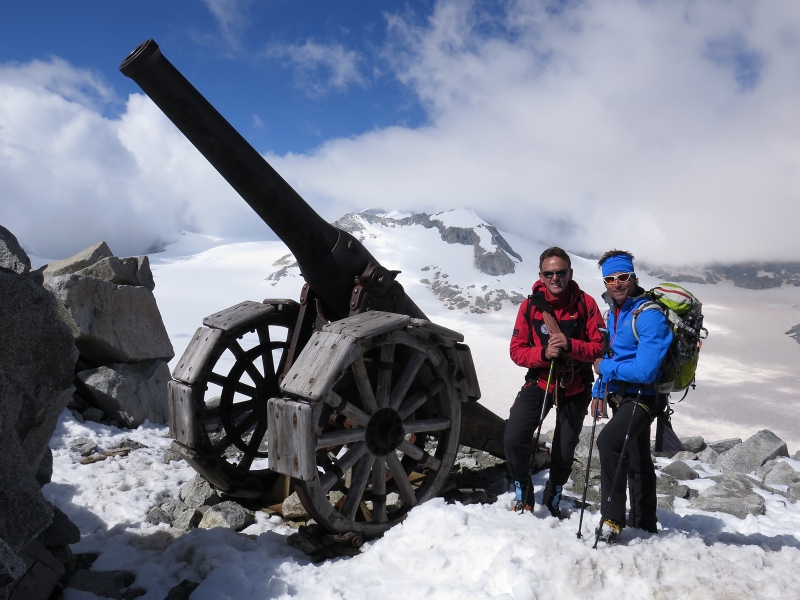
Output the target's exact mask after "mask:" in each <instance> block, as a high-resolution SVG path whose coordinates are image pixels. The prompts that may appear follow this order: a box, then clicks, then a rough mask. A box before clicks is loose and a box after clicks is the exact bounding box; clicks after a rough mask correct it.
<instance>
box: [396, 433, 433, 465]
mask: <svg viewBox="0 0 800 600" xmlns="http://www.w3.org/2000/svg"><path fill="white" fill-rule="evenodd" d="M397 449H398V450H400V452H402V453H403V454H405V455H407V456H410V457H411V458H413V459H414V460H415V461H417V462H418V463H419V464H420V465H422V466H423V467H428V468H429V469H432V470H434V471H438V470H439V468H440V467H441V466H442V461H440V460H439V459H438V458H436V457H435V456H431V455H430V454H428V453H427V452H425V451H424V450H423V449H422V448H419V447H417V446H415V445H414V444H412V443H411V442H409V441H408V440H403V442H402V443H401V444H400V445H399V446H398V447H397Z"/></svg>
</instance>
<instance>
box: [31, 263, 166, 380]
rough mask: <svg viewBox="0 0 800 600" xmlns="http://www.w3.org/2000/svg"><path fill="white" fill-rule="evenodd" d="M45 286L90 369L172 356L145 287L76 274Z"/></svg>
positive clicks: (152, 299)
mask: <svg viewBox="0 0 800 600" xmlns="http://www.w3.org/2000/svg"><path fill="white" fill-rule="evenodd" d="M45 287H46V288H47V289H48V290H50V291H51V292H52V293H53V295H54V296H55V297H56V299H57V301H58V304H59V312H60V315H61V318H62V319H63V321H64V322H65V323H66V324H67V325H68V326H69V328H70V330H71V331H72V335H73V337H74V338H75V345H76V346H77V347H78V350H80V353H81V356H82V357H83V358H85V359H86V360H87V361H89V362H90V363H92V364H93V365H97V366H100V365H108V364H111V363H134V362H141V361H146V360H155V359H164V360H169V359H171V358H172V357H173V356H174V354H175V352H174V350H173V349H172V344H171V343H170V341H169V336H168V335H167V330H166V329H165V328H164V323H163V321H162V320H161V313H159V311H158V306H157V305H156V299H155V296H153V292H151V291H150V290H149V289H147V288H145V287H141V286H130V285H117V284H114V283H109V282H107V281H102V280H100V279H95V278H94V277H84V276H81V275H61V276H59V277H53V278H52V279H50V280H48V281H47V282H45Z"/></svg>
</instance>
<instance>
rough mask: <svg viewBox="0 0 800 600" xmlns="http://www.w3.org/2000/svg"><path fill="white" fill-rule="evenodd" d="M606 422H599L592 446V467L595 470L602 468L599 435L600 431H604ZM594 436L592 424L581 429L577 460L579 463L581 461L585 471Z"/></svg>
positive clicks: (576, 448)
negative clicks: (598, 447) (598, 443)
mask: <svg viewBox="0 0 800 600" xmlns="http://www.w3.org/2000/svg"><path fill="white" fill-rule="evenodd" d="M604 425H605V424H604V423H598V424H597V428H596V430H595V434H594V442H593V446H592V464H591V465H590V466H591V469H592V471H594V470H595V469H598V470H599V469H600V452H599V450H598V449H597V436H598V435H600V432H601V431H603V426H604ZM591 437H592V428H591V426H588V425H587V426H586V427H583V428H582V429H581V434H580V437H579V438H578V445H577V446H575V460H576V462H577V463H580V464H581V465H582V466H583V469H584V472H585V470H586V469H585V465H586V461H587V458H588V456H589V443H590V442H591Z"/></svg>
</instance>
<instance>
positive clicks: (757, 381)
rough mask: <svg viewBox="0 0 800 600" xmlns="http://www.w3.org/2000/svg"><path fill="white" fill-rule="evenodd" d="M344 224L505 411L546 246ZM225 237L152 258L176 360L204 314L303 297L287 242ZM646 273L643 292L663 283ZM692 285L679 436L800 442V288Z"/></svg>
mask: <svg viewBox="0 0 800 600" xmlns="http://www.w3.org/2000/svg"><path fill="white" fill-rule="evenodd" d="M338 225H339V226H341V227H342V228H344V229H347V230H348V231H350V232H352V233H353V234H354V235H356V236H358V237H359V238H361V239H362V240H363V241H364V244H365V245H366V246H367V248H368V249H369V251H370V252H371V253H372V254H373V255H374V256H375V257H376V258H377V259H378V260H379V261H381V263H382V264H383V265H384V266H386V267H387V268H390V269H397V270H400V271H402V272H401V274H400V275H399V277H398V279H399V281H400V283H402V285H403V286H404V288H405V290H406V292H407V293H408V294H409V295H410V296H411V297H412V298H413V299H414V301H415V302H416V303H417V305H418V306H419V307H420V308H421V309H422V310H423V311H424V312H425V313H426V314H427V315H428V316H429V317H430V318H431V319H432V320H433V321H436V322H438V323H441V324H442V325H444V326H446V327H450V328H452V329H455V330H457V331H461V332H462V333H463V334H464V335H465V337H466V343H467V344H469V345H470V347H471V348H472V351H473V354H474V356H475V364H476V368H477V370H478V376H479V378H480V383H481V389H482V392H483V399H482V402H483V403H484V404H485V405H486V406H488V407H489V408H490V409H492V410H494V411H495V412H496V413H497V414H499V415H501V416H503V417H506V416H507V415H508V409H509V407H510V406H511V404H512V402H513V400H514V397H515V396H516V393H517V391H518V389H519V386H520V385H521V383H522V377H523V375H524V370H523V369H521V368H520V367H517V366H516V365H514V364H513V363H512V362H511V360H510V359H509V358H508V341H509V336H510V332H511V329H512V328H513V323H514V319H515V316H516V312H517V306H516V304H515V303H518V302H519V301H520V300H521V299H522V298H524V297H525V296H526V295H527V294H529V293H530V289H531V286H532V284H533V282H534V280H535V279H536V278H537V277H538V258H539V255H540V253H541V252H542V250H544V248H545V246H543V245H542V244H539V243H537V242H535V241H533V240H531V239H527V238H523V237H520V236H516V235H512V234H508V233H505V232H500V231H497V230H496V229H495V228H494V227H493V226H492V225H491V224H489V223H486V222H485V221H483V220H482V219H481V218H480V217H479V216H478V215H476V214H475V213H474V212H472V211H468V210H457V211H449V212H446V213H440V214H437V215H424V214H416V215H412V214H400V213H382V212H380V211H365V212H363V213H359V214H349V215H346V216H345V217H343V218H342V219H340V220H339V221H338ZM221 242H222V240H214V239H209V238H204V237H202V236H198V235H196V234H186V235H185V236H184V237H183V239H182V240H181V242H179V243H178V244H175V245H173V246H170V247H168V249H167V251H166V252H164V253H161V254H155V255H152V256H151V260H152V264H153V270H154V274H155V277H156V289H155V294H156V297H157V299H158V303H159V307H160V308H161V311H162V314H163V315H164V320H165V323H166V325H167V330H168V331H169V333H170V336H171V338H172V342H173V344H174V346H175V351H176V353H177V354H176V359H175V360H177V358H178V357H180V355H181V353H182V352H183V349H184V348H185V347H186V344H187V343H188V341H189V338H190V337H191V335H192V334H193V333H194V331H195V329H196V328H197V327H199V326H200V324H201V323H202V319H203V317H205V316H206V315H209V314H211V313H213V312H215V311H218V310H219V309H221V308H225V307H227V306H231V305H233V304H236V303H238V302H241V301H242V300H263V299H264V298H297V297H298V296H299V293H300V288H301V287H302V284H303V279H302V277H301V276H300V272H299V269H298V268H297V267H296V266H292V265H293V264H294V260H293V258H292V257H291V255H290V254H288V251H287V249H286V247H285V246H284V245H283V244H282V243H280V242H252V241H245V242H236V243H226V244H222V245H219V244H221ZM200 249H203V251H199V250H200ZM631 250H634V251H635V248H633V249H631ZM486 257H489V258H488V259H487V258H486ZM572 263H573V268H574V271H575V280H576V281H577V282H578V283H579V285H580V286H581V287H582V288H583V289H585V290H586V291H587V292H589V293H590V294H592V295H593V296H594V297H595V298H596V299H598V300H599V298H600V295H601V293H602V292H603V289H604V288H603V285H602V282H601V280H600V273H599V271H598V269H597V266H596V261H595V260H590V259H586V258H581V257H579V256H573V257H572ZM640 278H641V282H642V285H643V286H644V287H652V286H653V285H655V284H656V283H658V281H660V279H657V278H655V277H653V276H650V275H647V274H640ZM685 285H686V286H687V287H689V288H690V289H691V290H692V291H694V292H695V293H696V295H697V296H698V297H700V298H701V300H702V301H703V302H704V312H705V314H706V315H707V316H706V325H707V326H708V328H709V331H710V336H709V338H708V340H707V341H706V343H705V345H704V347H703V351H702V355H701V360H700V366H699V369H698V375H697V389H696V390H695V391H693V392H690V394H689V395H688V397H687V399H686V400H685V401H684V402H683V403H682V404H681V405H680V406H679V407H677V411H676V414H675V416H674V423H675V428H676V430H677V431H678V433H679V434H680V435H703V436H706V437H708V438H717V439H719V438H724V437H732V436H741V435H745V434H748V432H752V431H753V430H754V429H760V428H768V429H771V430H772V431H774V432H775V433H777V434H778V435H780V436H781V437H782V438H783V439H785V440H786V441H787V442H789V443H790V445H793V446H798V445H800V344H797V343H795V341H794V340H793V339H792V338H791V337H789V336H787V335H785V333H786V331H787V330H789V329H790V328H792V326H794V325H796V324H798V323H800V287H796V286H794V285H788V284H787V285H783V286H782V287H778V288H771V289H761V290H753V289H744V288H740V287H735V286H734V284H733V282H730V281H720V282H719V283H717V284H715V285H704V284H690V283H687V284H685ZM600 302H601V303H602V301H600Z"/></svg>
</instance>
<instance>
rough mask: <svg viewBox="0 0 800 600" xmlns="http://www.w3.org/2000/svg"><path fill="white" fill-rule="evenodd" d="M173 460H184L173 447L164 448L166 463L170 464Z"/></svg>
mask: <svg viewBox="0 0 800 600" xmlns="http://www.w3.org/2000/svg"><path fill="white" fill-rule="evenodd" d="M173 460H183V457H182V456H181V455H180V454H178V453H177V452H176V451H175V450H173V449H172V448H167V449H166V450H164V464H167V465H168V464H169V463H171V462H172V461H173Z"/></svg>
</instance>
